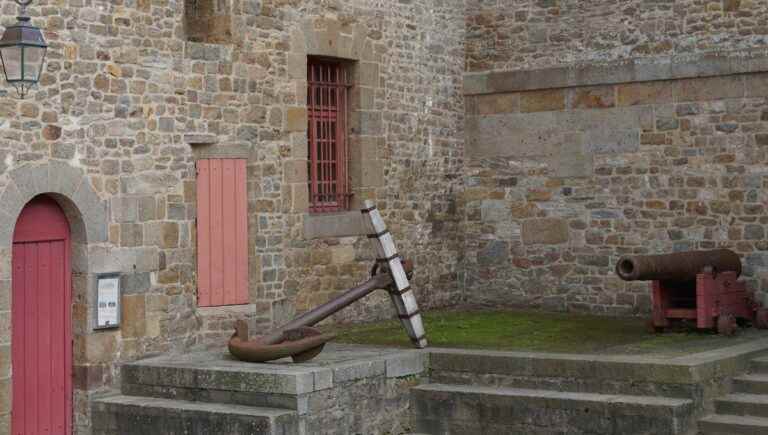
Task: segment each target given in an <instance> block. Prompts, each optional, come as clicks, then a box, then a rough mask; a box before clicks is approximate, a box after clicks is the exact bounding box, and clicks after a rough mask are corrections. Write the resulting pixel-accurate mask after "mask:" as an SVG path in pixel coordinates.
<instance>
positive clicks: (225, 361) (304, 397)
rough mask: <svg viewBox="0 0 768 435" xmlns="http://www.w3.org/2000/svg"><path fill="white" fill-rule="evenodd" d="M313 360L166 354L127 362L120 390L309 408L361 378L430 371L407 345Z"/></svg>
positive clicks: (331, 349) (333, 351)
mask: <svg viewBox="0 0 768 435" xmlns="http://www.w3.org/2000/svg"><path fill="white" fill-rule="evenodd" d="M326 348H327V350H326V351H325V352H323V353H322V354H321V355H320V356H318V357H317V358H316V359H314V360H312V361H311V362H308V363H303V364H295V363H293V362H290V360H288V361H275V362H272V363H264V364H255V363H248V362H242V361H237V360H235V359H233V358H232V357H231V356H229V354H228V353H227V352H226V351H207V352H195V353H189V354H185V355H176V356H162V357H157V358H150V359H145V360H141V361H137V362H133V363H127V364H124V365H123V366H122V383H121V392H122V393H123V394H125V395H128V396H146V397H158V398H167V399H179V400H187V401H196V402H212V403H232V404H238V405H246V406H264V407H273V408H285V409H293V410H297V411H299V414H302V415H303V414H305V413H307V412H308V408H309V407H310V406H311V403H310V399H311V397H314V396H318V395H322V394H326V393H327V392H328V391H330V390H331V389H332V388H334V387H338V386H340V385H343V384H346V383H348V382H353V381H356V380H360V381H362V380H364V379H372V378H377V379H378V378H384V379H395V378H400V377H403V376H412V375H417V374H420V373H422V372H424V371H425V370H426V365H427V354H426V353H423V352H418V351H410V350H402V349H394V350H393V349H383V350H382V349H372V348H362V347H353V348H346V347H339V346H334V345H332V344H329V345H328V346H326Z"/></svg>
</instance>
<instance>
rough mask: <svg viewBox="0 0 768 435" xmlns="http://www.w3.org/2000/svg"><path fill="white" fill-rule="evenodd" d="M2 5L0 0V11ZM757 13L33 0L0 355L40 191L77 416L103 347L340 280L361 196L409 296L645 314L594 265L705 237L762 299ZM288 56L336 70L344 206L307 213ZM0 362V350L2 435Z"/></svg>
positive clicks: (205, 340) (690, 6) (1, 249)
mask: <svg viewBox="0 0 768 435" xmlns="http://www.w3.org/2000/svg"><path fill="white" fill-rule="evenodd" d="M192 7H195V8H197V9H195V10H194V11H193V10H192V9H191V8H192ZM16 8H17V7H16V4H15V3H14V2H12V1H10V0H0V17H2V24H3V25H7V24H9V23H11V22H12V21H13V16H15V14H16ZM766 8H768V6H766V4H765V3H764V2H758V1H746V0H742V1H731V0H727V1H709V2H700V1H698V0H684V1H678V2H658V1H650V0H647V1H646V0H631V1H626V2H621V4H619V5H617V4H614V3H611V4H610V5H607V4H605V2H565V1H561V0H524V1H503V2H502V1H495V0H492V1H487V0H469V1H466V2H464V1H460V0H414V1H409V2H400V3H398V5H397V7H392V5H391V4H390V3H389V2H371V1H367V0H328V1H310V0H291V1H286V0H260V1H240V0H232V1H217V2H208V1H202V0H200V1H197V2H194V1H185V2H182V1H178V0H170V1H154V2H150V1H146V0H124V1H106V0H94V1H87V2H82V1H78V0H65V1H60V2H43V1H41V2H35V3H34V4H33V5H32V6H31V7H30V13H31V15H32V20H33V22H34V23H35V24H36V25H38V26H39V27H41V28H44V29H45V31H46V38H47V39H48V41H49V43H50V45H51V48H50V50H49V54H48V59H47V64H46V67H45V70H44V73H43V75H42V78H41V81H40V85H39V88H38V89H36V90H35V92H33V93H32V94H31V95H30V98H28V99H27V100H23V101H21V100H18V99H17V98H15V94H14V91H13V90H12V89H11V88H9V87H7V86H6V85H5V84H4V83H3V84H0V223H2V224H3V225H0V241H3V242H4V245H2V246H0V356H4V355H5V356H7V355H8V354H9V352H10V346H11V343H10V337H11V330H10V329H11V322H10V306H11V300H10V296H11V288H12V283H11V282H10V253H11V251H10V249H11V244H10V241H11V237H12V231H13V227H14V223H15V219H16V216H17V215H18V213H19V211H20V210H21V208H22V207H23V206H24V204H25V203H26V202H27V201H28V200H29V199H30V198H32V197H33V196H34V195H37V194H43V193H50V194H52V196H53V197H54V198H56V200H57V201H59V203H60V204H61V205H62V207H63V208H64V210H65V212H66V213H67V216H68V217H69V218H70V223H71V225H72V230H73V241H74V244H73V253H72V264H73V272H74V274H73V282H74V288H75V299H74V306H73V322H74V325H73V331H74V334H75V344H74V346H75V385H76V392H75V398H76V404H75V424H76V428H77V430H78V432H79V433H88V426H89V415H88V412H89V411H88V410H89V409H90V408H89V407H88V406H87V405H88V401H89V398H90V397H91V396H93V395H94V394H95V393H96V392H100V391H102V390H106V389H109V388H110V387H114V386H115V385H116V382H118V381H119V379H120V369H119V363H121V362H126V361H133V360H136V359H139V358H142V357H143V356H146V355H148V354H157V353H179V352H184V351H187V350H188V349H190V348H191V347H193V346H196V345H205V344H209V343H212V342H215V341H220V340H222V338H224V337H226V336H227V335H228V334H230V333H231V329H232V322H233V321H234V320H235V319H237V318H246V319H248V321H249V322H250V323H251V326H252V328H253V330H255V331H259V330H262V329H264V328H266V327H268V326H269V325H272V324H276V323H281V322H283V321H286V320H288V319H290V318H291V317H292V316H293V315H294V314H296V313H297V312H301V311H304V310H307V309H309V308H311V307H314V306H316V305H318V304H321V303H323V302H326V301H327V300H328V299H329V298H331V297H333V296H335V295H336V294H337V293H338V292H339V291H340V290H342V289H344V288H348V287H351V286H352V285H354V284H356V283H359V282H360V280H361V279H362V278H363V277H365V276H366V275H367V273H368V271H369V268H370V265H371V262H372V260H373V255H372V253H371V249H370V245H369V242H368V240H367V239H366V238H365V237H361V236H360V235H361V233H362V232H363V230H362V228H361V227H360V226H359V221H358V220H357V217H356V216H357V215H356V213H357V212H356V211H355V210H354V209H355V208H357V207H358V206H359V205H360V204H361V203H362V201H363V200H365V199H372V200H374V201H376V203H377V205H378V207H379V208H380V209H381V210H382V213H383V216H384V218H385V220H386V221H387V223H388V225H389V227H390V228H391V230H392V232H393V233H394V234H395V238H396V241H397V243H398V246H399V248H400V250H401V251H402V252H403V254H404V255H405V256H406V257H408V258H410V259H413V260H414V262H415V267H416V274H415V276H414V280H413V288H414V290H415V291H416V292H417V297H418V300H419V303H420V305H421V306H422V309H429V308H431V307H436V306H443V305H453V304H461V303H464V302H472V303H483V302H486V303H491V304H494V305H496V306H499V305H504V304H506V305H522V306H534V307H542V308H547V309H557V310H578V311H591V312H597V313H644V312H645V311H647V309H648V307H649V293H648V290H647V286H646V285H645V284H626V283H623V282H621V281H619V280H618V279H617V278H615V277H614V276H613V274H612V269H611V266H612V265H613V263H614V262H615V260H616V259H617V258H618V256H619V255H621V254H624V253H630V252H635V253H644V252H661V251H669V250H679V249H688V248H709V247H715V246H728V247H731V248H733V249H735V250H737V251H738V252H739V253H740V254H742V255H743V257H744V259H745V264H746V267H745V276H746V279H747V280H748V282H749V285H750V286H751V288H752V289H755V290H760V291H763V290H765V289H766V284H765V283H766V282H768V281H767V279H768V258H766V256H765V255H764V251H765V250H766V249H767V246H768V245H766V242H765V234H766V231H768V229H767V228H766V226H767V225H768V221H766V219H765V218H764V217H763V214H764V212H765V206H766V198H764V194H763V190H764V186H765V185H766V183H768V181H766V178H765V177H766V175H767V174H766V173H765V171H764V169H763V168H764V166H765V160H766V153H765V151H764V148H765V146H766V145H768V115H766V114H767V113H768V106H767V105H766V104H767V101H766V98H767V97H768V75H767V74H768V73H766V71H768V55H767V54H766V53H764V52H763V46H764V44H765V38H766V37H765V35H766V25H765V23H764V22H763V21H764V20H763V19H762V18H760V17H763V16H764V15H765V12H768V9H766ZM195 20H197V21H195ZM307 56H330V57H336V58H340V59H343V60H345V61H346V62H348V64H349V67H350V70H351V71H352V81H353V83H354V86H353V88H352V90H351V95H350V98H351V104H350V106H351V108H350V109H351V111H350V114H349V118H350V131H349V135H350V137H349V148H350V162H349V165H350V178H351V185H352V189H353V193H354V196H353V200H352V202H353V207H352V208H353V210H351V211H350V212H349V213H342V214H340V215H338V216H337V217H336V218H334V217H333V216H315V215H311V214H310V213H308V205H309V195H308V189H307V176H308V174H307V167H306V163H307V155H308V145H307V134H306V133H307V132H306V129H307V107H306V106H307V95H306V94H307V81H306V65H307ZM465 73H466V74H465ZM465 143H466V146H465ZM204 158H244V159H247V195H248V196H247V197H248V229H249V230H248V231H249V233H248V238H249V240H248V241H249V243H248V245H249V247H248V252H249V304H247V305H243V306H240V307H234V308H230V307H218V308H206V309H201V308H199V307H197V303H196V290H197V285H196V249H195V247H196V243H197V239H196V233H195V231H196V230H195V217H196V214H197V206H196V204H195V201H196V185H195V162H196V161H197V160H199V159H204ZM102 272H121V273H122V285H123V290H124V295H125V296H124V297H125V299H124V301H123V309H124V312H123V317H124V319H125V323H124V325H123V327H122V328H121V329H120V330H118V331H111V332H100V333H95V332H93V330H92V318H91V317H92V316H93V303H94V300H93V299H94V296H93V292H92V289H93V285H94V274H96V273H102ZM470 296H471V297H470ZM390 306H391V303H390V302H389V300H388V296H387V295H386V294H385V293H384V292H379V293H375V294H373V295H371V296H370V297H369V298H366V299H365V301H363V302H361V303H358V304H355V305H354V306H352V307H350V308H349V309H347V310H345V311H344V312H342V313H340V314H339V315H337V316H336V317H335V318H334V319H333V320H336V321H353V320H373V319H380V318H386V317H389V316H391V315H392V311H391V308H390ZM4 360H5V361H6V362H5V363H3V361H4ZM3 364H5V365H3ZM11 375H12V368H10V367H8V362H7V359H6V358H0V405H2V406H0V435H5V434H6V433H8V424H9V423H8V410H9V409H10V408H9V405H8V403H9V401H10V381H11Z"/></svg>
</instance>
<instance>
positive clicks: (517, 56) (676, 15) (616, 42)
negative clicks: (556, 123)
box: [467, 0, 768, 71]
mask: <svg viewBox="0 0 768 435" xmlns="http://www.w3.org/2000/svg"><path fill="white" fill-rule="evenodd" d="M467 4H468V11H467V69H468V71H487V70H518V69H540V68H544V67H554V66H561V65H563V64H590V63H591V64H594V63H602V62H608V61H615V60H620V59H634V58H638V57H639V58H654V57H656V56H676V55H687V54H696V53H703V52H709V51H731V50H734V49H737V50H742V49H749V48H759V47H763V46H764V45H765V43H766V40H767V39H768V23H766V20H765V14H766V12H768V4H766V3H765V2H764V1H760V0H675V1H664V0H620V1H614V0H585V1H575V0H468V1H467Z"/></svg>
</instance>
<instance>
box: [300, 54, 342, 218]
mask: <svg viewBox="0 0 768 435" xmlns="http://www.w3.org/2000/svg"><path fill="white" fill-rule="evenodd" d="M307 74H308V90H307V92H308V97H307V102H308V110H307V113H308V115H309V116H308V118H309V125H308V132H309V134H308V137H309V193H310V204H309V210H310V212H314V213H322V212H332V211H339V210H346V209H347V208H348V207H349V197H350V194H349V183H348V181H347V178H348V174H347V90H348V88H349V86H350V85H349V82H348V78H347V76H348V75H347V70H346V68H344V66H343V65H342V64H341V63H340V62H334V61H329V60H324V59H323V60H320V59H310V60H309V63H308V71H307Z"/></svg>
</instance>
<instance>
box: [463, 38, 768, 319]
mask: <svg viewBox="0 0 768 435" xmlns="http://www.w3.org/2000/svg"><path fill="white" fill-rule="evenodd" d="M691 65H695V66H696V68H691ZM657 67H658V68H657ZM657 67H653V68H648V65H641V64H637V63H631V62H630V63H627V62H621V63H615V64H612V65H604V66H602V67H600V68H597V67H590V68H591V74H583V75H580V70H579V69H577V68H570V69H562V70H547V69H545V70H541V71H538V72H537V71H527V72H514V71H513V72H509V73H494V74H488V75H486V76H487V78H488V80H487V81H485V82H484V84H482V85H481V87H485V88H486V91H487V92H489V93H485V94H479V93H478V94H476V95H473V96H472V97H470V98H469V99H468V102H467V107H468V113H469V114H470V115H469V117H468V124H467V126H468V129H467V131H468V141H467V158H468V166H467V167H468V169H467V171H468V172H467V188H466V191H465V192H464V197H463V204H465V206H466V213H467V221H466V240H467V252H468V253H469V252H471V253H473V254H474V255H468V258H467V265H466V267H467V291H468V292H470V293H472V294H475V295H481V299H482V300H485V301H486V302H493V303H507V304H512V305H524V306H537V307H543V308H546V309H556V310H577V311H591V312H597V313H608V314H623V313H644V312H647V311H648V309H649V305H650V294H649V291H648V285H647V283H625V282H623V281H621V280H619V279H618V278H616V277H615V275H614V273H613V265H614V264H615V261H616V260H617V259H618V257H619V256H620V255H622V254H630V253H634V254H643V253H660V252H671V251H678V250H686V249H710V248H715V247H728V248H731V249H734V250H735V251H737V252H738V253H739V254H740V255H742V258H743V260H744V263H745V266H746V268H745V277H746V279H747V281H748V283H749V286H750V287H751V288H752V289H753V290H761V291H763V290H765V289H766V288H765V277H766V276H767V275H766V272H768V269H766V267H765V266H766V259H765V255H764V250H765V249H766V244H765V243H766V242H765V240H766V239H765V230H766V228H765V224H766V223H768V222H767V221H766V220H765V218H764V216H763V215H764V213H765V204H766V197H765V194H764V192H763V186H764V185H765V183H766V180H768V178H766V175H768V173H766V171H765V163H766V152H765V145H766V143H768V142H766V139H768V136H766V132H768V123H767V122H766V121H768V116H766V113H768V106H767V104H768V101H767V100H766V97H768V87H766V84H767V83H768V74H766V73H764V72H762V71H764V70H765V69H764V68H765V57H764V56H759V55H757V54H754V53H753V55H752V56H748V57H745V56H732V57H728V56H722V57H715V58H707V57H702V58H701V59H698V60H697V61H696V62H695V63H686V62H683V61H680V60H678V59H676V58H672V59H669V60H668V62H667V63H666V64H664V63H659V64H657ZM628 71H631V75H632V76H633V77H636V78H639V79H640V81H632V82H626V81H625V80H624V79H623V76H624V75H627V74H628ZM750 71H754V72H750ZM664 74H666V75H667V77H668V78H669V79H668V80H655V79H656V78H658V77H659V76H660V75H664ZM504 75H507V76H508V77H507V78H510V77H513V76H514V77H516V78H521V77H528V81H526V80H506V81H505V80H502V79H501V78H502V77H503V76H504ZM491 76H493V78H491ZM537 76H538V77H547V78H551V79H552V80H553V81H554V82H556V83H562V84H563V86H564V87H555V88H549V89H539V90H527V89H528V88H529V87H534V86H533V84H534V83H535V81H536V80H535V77H537ZM700 76H709V77H700ZM538 83H540V84H542V85H543V84H544V83H543V82H542V81H539V82H538ZM494 87H495V88H494ZM478 89H479V88H478ZM492 89H506V90H509V91H510V92H499V91H495V90H492Z"/></svg>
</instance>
